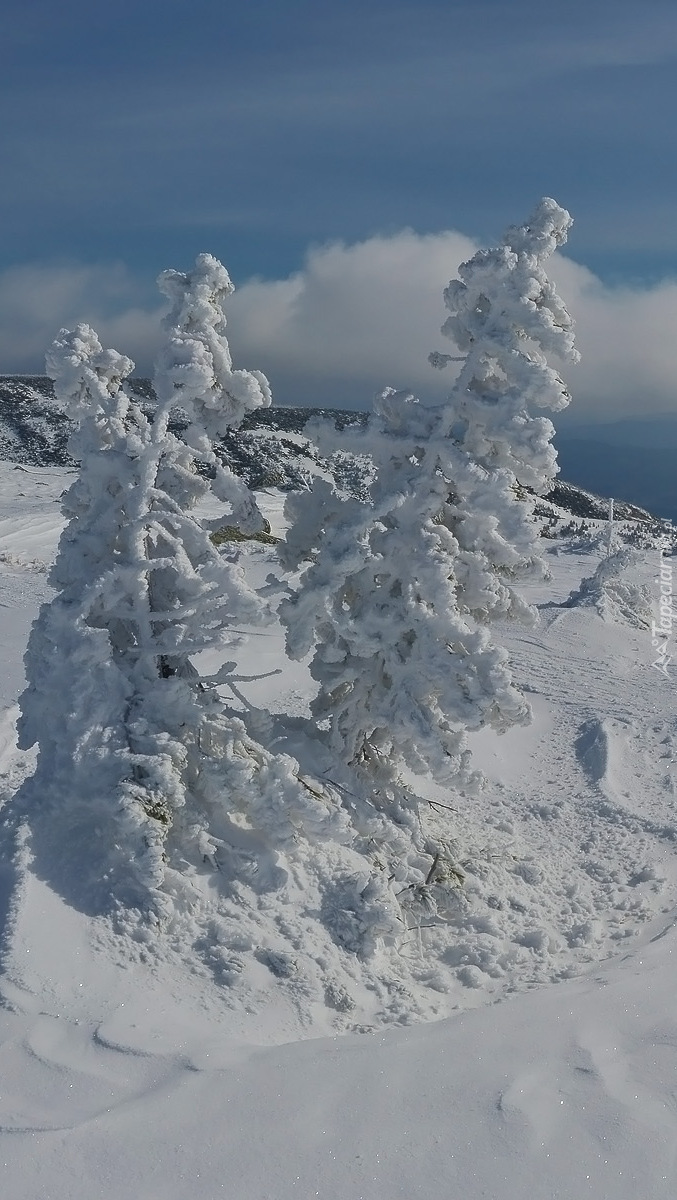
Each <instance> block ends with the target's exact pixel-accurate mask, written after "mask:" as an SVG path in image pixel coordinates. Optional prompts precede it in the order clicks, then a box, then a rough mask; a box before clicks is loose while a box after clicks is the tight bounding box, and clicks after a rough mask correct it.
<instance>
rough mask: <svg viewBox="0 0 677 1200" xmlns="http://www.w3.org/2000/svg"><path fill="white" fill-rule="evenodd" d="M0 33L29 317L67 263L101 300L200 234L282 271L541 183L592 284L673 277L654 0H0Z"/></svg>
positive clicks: (450, 221) (10, 232)
mask: <svg viewBox="0 0 677 1200" xmlns="http://www.w3.org/2000/svg"><path fill="white" fill-rule="evenodd" d="M0 39H1V41H0V44H2V46H3V61H2V72H1V73H0V93H1V94H2V109H3V120H2V125H1V135H0V162H1V163H2V167H3V177H4V181H5V186H4V187H3V188H2V189H1V190H0V230H1V231H2V237H1V239H0V273H3V272H4V273H5V274H4V276H3V275H2V274H0V293H1V292H2V281H3V279H4V281H5V293H6V292H7V288H8V287H9V286H10V284H12V283H13V285H14V286H15V289H16V292H17V294H20V295H21V296H22V297H23V299H22V301H21V302H22V303H24V304H27V303H28V301H27V299H26V297H27V291H26V289H27V288H28V287H29V284H30V280H31V279H32V280H33V286H34V288H38V289H39V288H40V283H39V281H40V280H41V279H42V288H41V296H40V297H38V296H37V293H36V305H38V306H39V305H42V310H43V311H45V321H47V320H48V315H47V313H46V305H47V301H46V294H47V292H48V291H49V289H50V286H51V289H52V293H53V300H54V306H55V308H56V307H58V299H59V288H60V287H61V289H62V293H63V300H64V312H65V316H64V319H66V320H71V319H72V318H71V308H72V306H73V304H74V303H75V300H74V291H73V289H74V288H75V292H77V287H76V286H75V285H74V284H73V278H75V274H77V273H78V272H79V274H77V278H78V279H80V280H81V279H82V278H83V277H84V276H86V275H87V272H88V271H89V272H90V276H88V278H89V280H90V282H89V284H88V285H87V287H88V288H89V291H87V288H85V292H84V293H82V294H83V297H84V299H83V301H82V303H83V306H84V307H85V309H87V306H88V305H89V307H90V308H91V307H92V300H91V292H92V289H93V288H94V287H95V286H96V279H97V278H98V279H99V281H100V285H101V289H102V294H103V293H105V300H101V302H100V303H99V309H100V310H101V312H100V313H99V314H98V315H102V314H103V319H104V320H105V319H106V317H107V316H108V315H110V314H115V313H116V312H117V314H118V315H121V314H123V312H127V313H131V312H132V311H137V310H143V311H144V312H148V311H150V309H151V308H152V306H153V305H154V304H155V303H156V301H155V292H154V279H155V276H156V275H157V273H158V272H159V271H160V270H161V269H163V268H164V267H167V266H175V267H183V266H188V265H189V264H190V262H191V261H192V260H193V258H194V257H195V255H196V254H197V253H199V252H200V251H203V250H210V251H211V252H212V253H214V254H216V255H217V256H218V257H219V258H221V259H222V261H223V262H224V263H225V264H226V266H227V267H228V269H229V271H230V273H231V275H232V276H233V279H234V280H235V282H236V283H238V284H242V283H245V282H246V281H248V280H251V279H252V277H259V278H261V279H264V280H268V281H275V280H284V279H286V278H287V277H289V276H290V275H291V274H293V273H294V272H298V271H302V270H303V269H304V261H306V258H305V256H306V255H307V253H308V249H309V247H311V246H316V247H317V246H323V245H325V244H328V243H332V242H336V241H341V242H343V243H345V244H346V245H348V246H350V245H352V244H355V243H365V242H368V241H369V239H372V238H375V237H376V238H378V237H380V238H384V237H385V238H393V237H395V238H396V237H397V235H398V234H399V233H400V231H401V230H403V229H405V228H410V229H412V230H413V231H415V233H416V234H417V235H427V234H440V233H441V232H442V231H445V230H454V231H458V232H459V233H460V234H462V235H465V236H467V237H469V238H472V239H476V240H478V241H480V242H485V243H489V244H491V242H495V240H496V239H497V236H498V235H499V234H500V233H501V231H502V230H503V228H504V227H505V226H506V225H507V224H509V223H511V222H513V221H518V220H521V219H524V218H526V217H527V215H528V213H529V211H530V210H531V209H532V208H533V205H534V203H535V202H536V201H537V200H538V199H539V198H540V197H541V196H542V195H552V196H554V197H555V198H556V199H557V200H558V201H559V202H560V203H562V204H563V205H565V206H566V207H567V208H568V209H569V210H570V211H571V212H572V214H573V215H574V217H575V226H574V231H573V234H572V237H571V240H570V246H569V248H568V253H569V255H570V257H572V258H573V259H574V260H575V261H577V262H578V263H581V264H584V265H585V266H586V267H587V268H589V269H590V270H592V271H593V272H594V273H595V275H596V276H597V277H598V278H599V280H600V281H601V283H602V284H603V285H604V286H606V287H607V288H612V289H613V288H618V287H620V286H625V287H631V288H634V289H638V290H640V291H641V290H642V289H644V290H645V291H646V289H651V288H653V287H655V286H656V285H657V284H658V283H659V281H664V280H665V279H666V278H677V221H676V220H675V195H676V192H677V188H676V185H677V144H676V143H677V121H676V120H675V117H676V115H677V114H676V109H677V104H676V101H677V70H676V63H675V59H676V58H677V6H675V5H674V3H673V2H672V0H670V2H667V0H665V2H664V0H645V2H643V3H640V2H639V0H631V2H629V0H618V2H616V3H610V2H608V0H587V2H586V3H583V2H581V0H567V2H566V3H565V4H564V3H562V4H559V5H557V4H544V3H543V2H542V0H541V2H540V3H535V2H533V0H510V2H508V0H444V2H437V0H417V2H415V3H414V2H412V0H400V2H398V0H368V2H365V0H360V2H357V0H342V2H340V3H339V2H337V3H334V4H328V3H324V2H323V0H285V2H283V0H246V3H245V2H244V0H243V2H241V3H239V4H233V3H229V2H228V0H220V2H218V0H190V2H188V0H162V2H160V0H118V2H117V3H116V4H115V5H105V6H104V5H96V4H92V3H91V0H90V3H84V2H81V0H65V3H63V4H60V5H57V4H56V3H54V0H51V2H46V0H23V2H22V3H17V2H16V0H4V4H3V6H2V11H1V13H0ZM455 265H457V264H453V263H451V264H450V265H449V266H448V269H447V264H444V269H441V275H440V286H442V285H443V283H444V282H445V280H444V278H443V277H444V274H445V270H446V273H447V277H448V275H449V274H450V273H453V271H454V269H455ZM31 272H32V274H31ZM41 272H42V274H41ZM68 272H71V274H70V275H68ZM97 272H98V273H99V274H98V276H97ZM83 273H84V274H83ZM46 280H47V281H48V282H45V281H46ZM59 280H60V281H61V282H60V284H59V283H58V281H59ZM67 280H70V284H71V286H70V291H69V288H68V286H67V282H66V281H67ZM8 281H9V282H8ZM49 281H51V284H50V283H49ZM402 286H403V288H404V289H405V290H406V280H405V279H403V280H402ZM404 303H405V297H404V296H403V304H404ZM8 304H9V301H8V300H7V299H5V302H4V306H3V303H0V316H3V318H4V319H5V326H6V328H7V323H8V321H9V323H10V324H11V319H10V318H11V313H10V315H9V317H8V316H7V312H8ZM94 307H95V308H96V305H94ZM88 311H89V310H88ZM55 315H56V313H55ZM83 315H85V316H88V312H85V313H84V314H83ZM442 316H443V314H442V313H441V311H440V321H441V319H442ZM438 324H439V322H438ZM435 337H436V328H434V329H433V330H432V331H431V338H432V340H433V341H434V340H435ZM15 342H16V338H15V337H12V338H10V339H9V341H8V342H7V341H6V343H4V344H3V342H2V339H1V338H0V354H1V355H2V356H3V361H2V362H0V370H3V369H4V370H22V369H27V367H28V364H29V360H30V362H33V358H34V357H35V355H36V354H37V348H36V349H35V350H34V351H33V350H31V351H30V353H29V350H28V349H25V351H24V350H22V351H21V353H20V354H19V353H18V351H17V354H15V355H14V356H13V355H12V352H11V347H12V345H13V344H14V343H15ZM120 349H124V347H120ZM31 356H33V357H31ZM264 357H265V353H264ZM252 365H254V364H252ZM285 386H286V385H285Z"/></svg>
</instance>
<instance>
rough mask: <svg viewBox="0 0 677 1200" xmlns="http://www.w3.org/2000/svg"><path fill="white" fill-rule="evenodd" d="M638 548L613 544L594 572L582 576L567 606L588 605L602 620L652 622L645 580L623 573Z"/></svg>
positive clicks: (634, 559) (641, 626)
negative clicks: (614, 546) (638, 581)
mask: <svg viewBox="0 0 677 1200" xmlns="http://www.w3.org/2000/svg"><path fill="white" fill-rule="evenodd" d="M637 560H638V556H637V552H636V551H635V550H634V549H632V548H631V547H630V546H616V548H615V549H612V553H611V554H609V555H608V556H607V557H606V558H603V559H602V560H601V562H600V563H599V565H598V567H597V569H596V571H595V572H594V574H592V575H589V576H587V577H586V578H585V579H583V580H581V584H580V587H578V588H577V589H576V590H575V591H573V592H572V593H571V595H570V596H569V599H568V600H567V601H566V607H567V608H576V607H579V606H591V607H593V608H596V609H597V612H598V613H599V615H600V616H601V617H602V618H603V620H605V621H616V622H620V623H625V624H627V625H633V626H634V627H635V628H636V629H649V628H650V626H651V592H650V589H649V588H648V587H647V586H646V584H641V583H633V582H632V581H631V580H628V579H627V578H624V575H625V574H627V572H628V571H629V570H630V569H631V568H632V567H633V566H634V565H635V564H636V563H637Z"/></svg>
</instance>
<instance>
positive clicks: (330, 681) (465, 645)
mask: <svg viewBox="0 0 677 1200" xmlns="http://www.w3.org/2000/svg"><path fill="white" fill-rule="evenodd" d="M437 422H438V416H437V415H436V414H435V413H433V412H432V411H431V410H429V409H427V410H426V409H424V408H423V406H422V405H420V404H418V403H417V402H416V401H415V400H414V397H413V396H411V394H408V393H402V392H400V393H397V392H394V391H392V390H391V389H388V390H387V391H386V392H385V393H383V395H382V396H381V397H379V398H378V400H377V401H376V405H375V413H374V416H373V418H372V420H371V422H370V426H369V429H368V430H367V431H361V430H354V431H351V436H350V440H349V442H348V444H349V445H350V448H351V449H353V450H354V451H355V452H358V451H359V452H361V453H364V452H365V451H368V452H369V453H370V455H371V458H372V460H373V462H374V465H375V467H376V477H375V480H374V483H373V484H372V489H371V504H368V505H365V504H360V503H359V502H358V501H355V500H351V499H347V498H345V497H341V496H339V495H338V494H337V493H336V492H335V490H333V489H332V488H331V486H330V485H329V484H327V483H326V482H325V481H323V480H320V481H318V482H317V483H316V484H315V486H314V488H313V490H312V492H311V493H310V494H306V495H305V496H304V495H303V494H301V495H300V496H299V495H297V496H292V497H290V499H289V501H288V513H289V516H290V517H291V518H292V522H293V523H292V526H291V529H290V533H289V535H288V538H287V541H286V545H285V546H284V547H283V561H284V563H285V565H287V566H288V567H290V568H292V569H293V568H295V567H298V566H299V565H300V564H301V562H302V561H303V558H304V557H306V556H307V554H308V549H309V547H310V548H311V550H314V551H315V553H314V555H313V557H314V559H315V561H313V562H311V564H310V565H309V566H306V568H305V570H304V573H303V575H302V576H301V579H300V581H299V584H298V587H297V589H296V591H295V593H294V594H293V595H292V597H291V599H289V600H287V601H286V602H285V603H283V605H282V609H281V615H282V619H283V621H284V623H285V624H286V626H287V646H288V651H289V653H290V655H291V657H292V658H300V657H302V656H304V655H305V654H306V653H308V651H309V650H311V648H313V647H314V650H315V653H314V656H313V660H312V663H311V667H310V670H311V674H312V675H313V678H314V679H316V680H317V682H318V683H319V685H320V688H319V692H318V695H317V697H316V699H315V700H314V702H313V707H312V711H313V715H314V716H315V717H316V718H317V719H323V718H328V720H329V723H330V741H331V744H332V746H333V748H334V750H335V751H336V752H337V754H338V755H339V757H340V758H342V759H343V760H344V761H348V762H350V763H352V764H354V765H356V766H359V767H363V768H364V767H366V768H368V770H369V772H370V773H371V774H372V775H377V776H379V777H381V778H383V777H386V778H387V777H390V778H391V779H392V778H393V777H395V776H396V775H397V773H398V772H399V770H400V769H401V766H402V765H403V764H406V765H407V766H409V767H410V768H411V769H412V770H414V771H415V772H417V773H419V774H427V773H431V774H432V775H434V776H435V777H436V778H437V779H438V780H440V781H445V782H449V781H451V780H453V781H456V782H459V781H460V780H462V779H464V778H467V772H468V758H469V756H468V753H467V749H466V733H467V731H468V730H476V729H479V728H482V727H484V726H486V725H490V726H492V727H493V728H495V729H497V730H504V729H507V728H508V727H509V726H511V725H513V724H515V723H516V722H521V721H524V720H525V719H526V718H527V715H528V708H527V706H526V704H525V702H524V700H523V698H522V697H521V696H520V695H519V693H518V692H517V691H516V689H515V688H514V687H513V686H512V683H511V676H510V671H509V666H508V661H507V655H506V653H505V652H504V651H503V650H500V649H497V648H496V647H494V646H492V645H491V643H490V640H489V637H488V634H487V633H486V631H485V630H482V629H479V628H477V627H476V625H475V624H474V623H473V622H469V621H468V620H467V619H466V618H465V617H464V616H463V615H462V614H461V612H460V611H459V606H458V602H457V584H456V579H455V575H454V555H455V553H456V552H457V547H456V545H455V543H454V541H453V536H452V535H451V533H450V531H449V530H448V529H447V528H446V526H445V525H444V524H442V523H441V522H440V520H439V514H440V512H441V510H442V507H443V504H444V501H445V498H446V496H447V494H448V490H449V487H450V486H451V479H450V474H449V472H450V463H454V462H455V460H456V451H455V449H454V447H453V445H452V444H451V443H450V442H449V441H448V439H446V440H445V439H440V438H439V437H438V436H436V432H435V431H436V425H437ZM314 433H315V436H316V437H317V438H318V440H320V441H321V442H322V441H323V440H324V441H325V443H326V442H329V445H331V442H332V441H333V438H332V436H331V434H330V433H329V432H328V431H327V430H324V431H323V430H322V428H321V427H320V426H319V425H316V426H315V429H314ZM327 448H328V447H327ZM295 517H296V518H297V519H294V518H295Z"/></svg>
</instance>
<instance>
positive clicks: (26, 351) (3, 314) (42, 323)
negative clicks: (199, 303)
mask: <svg viewBox="0 0 677 1200" xmlns="http://www.w3.org/2000/svg"><path fill="white" fill-rule="evenodd" d="M160 308H161V306H160V303H159V301H158V305H157V309H156V310H155V311H153V310H151V309H149V308H148V307H147V306H146V305H144V304H143V302H142V293H141V289H140V286H139V283H138V281H136V280H135V279H134V278H133V276H132V275H131V274H130V272H129V271H128V270H127V269H126V268H125V267H124V266H122V265H120V264H103V265H94V266H82V265H71V264H69V265H29V266H17V267H11V268H9V269H8V270H6V271H4V272H2V274H0V373H3V374H21V373H27V374H30V373H36V374H41V373H42V372H43V371H44V361H45V351H46V349H47V347H48V346H49V345H50V344H51V342H52V340H53V338H54V337H55V335H56V333H58V331H59V329H61V328H63V327H64V326H66V327H68V328H72V327H73V326H74V325H76V324H77V323H78V322H81V321H84V322H87V324H89V325H92V326H93V327H94V328H95V329H96V331H97V333H98V334H99V336H100V337H101V339H102V341H103V342H104V343H105V344H106V345H108V346H114V347H115V348H116V349H118V348H119V349H121V350H122V349H124V353H126V354H128V355H129V357H130V358H133V359H134V361H135V362H138V364H139V366H140V367H141V369H142V370H143V371H147V370H148V367H149V364H150V363H151V362H152V359H153V356H154V354H155V352H156V347H157V344H158V341H159V327H158V326H159V315H158V313H159V311H160Z"/></svg>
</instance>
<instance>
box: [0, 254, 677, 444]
mask: <svg viewBox="0 0 677 1200" xmlns="http://www.w3.org/2000/svg"><path fill="white" fill-rule="evenodd" d="M474 249H475V247H474V245H473V243H472V242H471V241H470V239H468V238H467V237H465V236H464V235H463V234H461V233H458V232H455V231H446V232H442V233H438V234H429V235H420V234H417V233H414V232H413V231H410V230H405V231H402V232H399V233H395V234H392V235H391V236H378V237H372V238H369V239H367V240H366V241H362V242H358V243H355V244H353V245H345V244H342V243H336V244H332V245H328V246H321V247H317V248H315V249H311V250H310V251H309V252H308V254H307V256H306V260H305V262H304V264H303V267H302V269H301V270H299V271H298V272H296V273H295V274H293V275H291V276H290V277H288V278H286V279H281V280H261V279H253V280H249V281H248V282H246V283H244V284H243V285H242V286H241V287H239V288H238V290H237V291H236V293H235V295H234V296H233V297H232V299H231V301H230V303H229V307H228V318H229V338H230V343H231V348H232V350H233V355H234V358H235V361H236V365H238V366H247V367H259V368H260V369H262V370H264V371H265V372H266V374H267V375H268V376H269V378H270V380H271V383H272V385H273V392H274V396H275V399H276V401H277V402H278V403H284V404H300V405H315V404H322V405H330V406H336V407H345V408H366V407H369V405H370V403H371V399H372V397H373V395H374V393H375V392H376V391H378V390H380V389H381V388H383V387H385V386H386V385H392V386H397V387H410V388H412V389H413V390H415V391H417V392H418V393H419V394H420V395H421V398H422V399H423V400H424V401H428V402H435V401H436V400H438V399H440V398H441V397H442V396H443V395H444V394H445V392H446V391H447V390H448V387H449V385H450V383H451V376H447V375H446V373H441V374H440V373H438V372H436V371H433V370H432V368H431V367H430V366H429V365H428V362H427V356H428V353H429V351H430V350H431V349H443V350H444V349H446V350H450V351H451V350H452V347H451V345H450V343H448V342H446V343H445V341H444V339H442V338H441V336H440V334H439V328H440V325H441V324H442V321H443V320H444V307H443V301H442V289H443V288H444V286H445V285H446V283H447V282H448V280H449V279H450V278H452V277H453V276H454V275H455V273H456V270H457V267H458V264H459V263H460V262H462V261H463V260H464V259H465V258H467V257H468V256H469V255H470V254H472V253H473V251H474ZM226 265H227V264H226ZM551 274H552V276H553V277H554V279H555V281H556V283H557V285H558V287H559V289H560V291H561V293H562V295H563V296H564V298H565V300H566V301H567V303H568V305H569V308H570V310H571V312H572V314H573V316H574V318H575V320H576V329H577V343H578V347H579V349H580V351H581V355H582V361H581V364H580V366H578V367H575V368H567V371H566V377H567V382H568V383H569V386H570V390H571V392H572V394H573V403H572V406H571V409H570V417H571V419H572V420H578V421H580V422H587V421H595V420H612V419H614V418H620V417H631V416H646V415H651V414H657V413H667V412H674V413H675V414H676V415H677V386H676V385H677V337H676V336H675V329H677V281H666V282H662V283H659V284H656V285H654V286H651V287H629V286H626V287H609V286H606V285H605V284H603V283H602V282H601V280H600V279H598V278H597V277H596V276H595V275H594V274H593V273H592V272H591V271H589V270H588V269H587V268H586V267H583V266H580V265H579V264H576V263H574V262H573V261H571V260H570V259H567V258H566V257H565V256H563V255H559V256H556V258H555V259H553V261H552V271H551ZM161 313H162V307H161V303H160V299H159V297H158V299H157V301H156V300H155V299H154V298H149V295H148V293H147V284H146V281H145V280H140V279H137V278H136V277H135V276H134V275H133V274H132V273H131V272H130V271H129V270H128V269H127V268H125V267H123V266H121V265H119V264H118V265H109V264H101V265H94V266H80V265H75V266H74V265H57V266H54V265H28V266H17V267H13V268H12V269H10V270H7V271H5V272H4V273H2V274H0V373H3V374H9V373H32V372H36V373H40V372H42V370H43V369H44V368H43V362H44V351H45V349H46V347H47V346H48V345H49V343H50V341H51V340H52V338H53V337H54V335H55V333H56V332H57V330H58V329H59V328H60V327H62V326H64V325H66V326H72V325H73V324H75V323H76V322H77V321H87V322H89V323H90V324H92V325H93V326H94V327H95V329H96V330H97V332H98V333H99V335H100V337H101V339H102V341H103V342H104V343H105V344H106V345H109V346H114V347H115V348H116V349H118V350H121V351H123V352H124V353H126V354H129V355H130V357H132V358H133V359H134V360H135V362H136V363H137V372H138V373H139V374H149V373H150V371H151V369H152V362H153V358H154V356H155V353H156V350H157V345H158V340H159V320H160V316H161Z"/></svg>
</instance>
